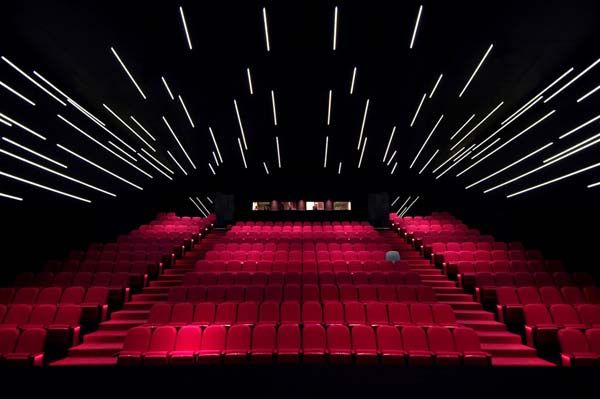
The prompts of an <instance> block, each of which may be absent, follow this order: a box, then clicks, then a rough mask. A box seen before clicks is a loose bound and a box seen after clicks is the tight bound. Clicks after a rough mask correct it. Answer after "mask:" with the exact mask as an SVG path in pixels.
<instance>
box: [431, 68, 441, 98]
mask: <svg viewBox="0 0 600 399" xmlns="http://www.w3.org/2000/svg"><path fill="white" fill-rule="evenodd" d="M443 77H444V74H443V73H440V77H439V78H438V79H437V81H436V82H435V85H434V86H433V89H432V90H431V93H430V94H429V98H431V97H433V93H435V90H436V89H437V87H438V85H439V84H440V81H441V80H442V78H443Z"/></svg>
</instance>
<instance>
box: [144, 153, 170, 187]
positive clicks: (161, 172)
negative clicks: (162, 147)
mask: <svg viewBox="0 0 600 399" xmlns="http://www.w3.org/2000/svg"><path fill="white" fill-rule="evenodd" d="M137 155H138V157H140V158H142V159H143V160H144V161H146V163H147V164H148V165H150V166H152V168H154V169H156V170H157V171H158V172H159V173H160V174H162V175H163V176H164V177H166V178H167V179H169V180H173V179H172V178H171V176H169V175H168V174H166V173H165V172H164V171H163V170H162V169H160V168H159V167H158V166H156V165H154V164H153V163H152V162H150V160H148V159H147V158H146V157H144V155H142V154H140V153H139V152H138V153H137Z"/></svg>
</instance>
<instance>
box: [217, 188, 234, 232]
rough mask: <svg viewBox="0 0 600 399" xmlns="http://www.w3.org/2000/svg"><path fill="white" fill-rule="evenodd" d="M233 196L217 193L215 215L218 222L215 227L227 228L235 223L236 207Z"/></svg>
mask: <svg viewBox="0 0 600 399" xmlns="http://www.w3.org/2000/svg"><path fill="white" fill-rule="evenodd" d="M233 200H234V198H233V195H231V194H223V193H217V194H216V195H215V213H216V214H217V220H216V222H215V227H226V226H227V225H228V224H231V223H233V222H234V219H235V218H234V212H235V206H234V202H233Z"/></svg>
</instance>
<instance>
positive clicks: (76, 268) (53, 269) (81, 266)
mask: <svg viewBox="0 0 600 399" xmlns="http://www.w3.org/2000/svg"><path fill="white" fill-rule="evenodd" d="M161 266H162V265H160V261H157V262H151V261H148V260H139V261H133V262H132V261H116V262H115V261H96V260H85V261H83V262H81V263H73V262H65V263H59V264H55V263H50V262H49V263H46V265H45V267H44V269H43V270H44V271H45V272H48V273H57V274H59V273H77V272H88V273H98V272H106V273H120V272H125V273H130V274H137V275H149V276H156V275H157V274H158V273H159V272H160V270H161Z"/></svg>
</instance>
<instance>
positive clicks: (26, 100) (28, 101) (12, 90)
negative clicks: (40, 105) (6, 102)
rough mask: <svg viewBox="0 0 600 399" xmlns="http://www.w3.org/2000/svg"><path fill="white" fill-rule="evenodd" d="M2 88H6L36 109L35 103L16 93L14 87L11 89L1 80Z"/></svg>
mask: <svg viewBox="0 0 600 399" xmlns="http://www.w3.org/2000/svg"><path fill="white" fill-rule="evenodd" d="M0 86H2V87H4V88H5V89H6V90H8V91H10V92H11V93H12V94H14V95H15V96H17V97H19V98H20V99H21V100H23V101H25V102H26V103H28V104H30V105H33V106H34V107H35V103H34V102H33V101H31V100H30V99H28V98H27V97H25V96H24V95H23V94H21V93H19V92H18V91H16V90H15V89H13V88H12V87H10V86H9V85H7V84H6V83H4V82H3V81H1V80H0Z"/></svg>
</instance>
